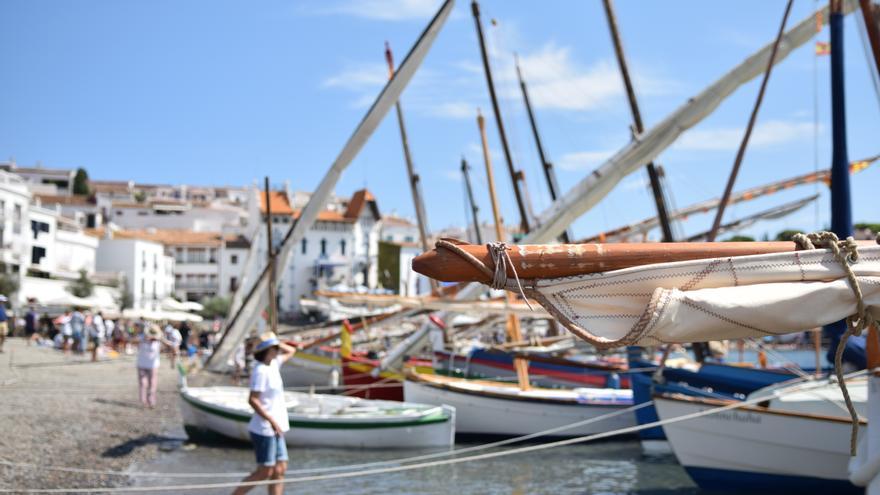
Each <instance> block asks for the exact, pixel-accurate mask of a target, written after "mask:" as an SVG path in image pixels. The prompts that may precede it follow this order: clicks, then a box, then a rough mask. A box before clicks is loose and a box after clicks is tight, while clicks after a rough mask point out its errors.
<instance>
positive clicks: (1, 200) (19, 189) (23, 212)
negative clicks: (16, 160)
mask: <svg viewBox="0 0 880 495" xmlns="http://www.w3.org/2000/svg"><path fill="white" fill-rule="evenodd" d="M30 199H31V194H30V192H29V191H28V187H27V183H26V182H25V181H24V179H22V178H21V177H19V176H17V175H14V174H11V173H8V172H4V171H2V170H0V270H2V271H3V272H5V273H8V274H14V275H15V276H17V277H18V279H19V283H21V281H22V279H23V277H24V274H25V272H26V271H27V267H28V265H29V264H30V260H31V229H30V221H29V220H28V210H29V205H30Z"/></svg>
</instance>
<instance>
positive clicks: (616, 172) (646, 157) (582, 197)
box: [523, 0, 857, 244]
mask: <svg viewBox="0 0 880 495" xmlns="http://www.w3.org/2000/svg"><path fill="white" fill-rule="evenodd" d="M856 7H857V3H856V2H855V0H850V1H847V2H845V3H844V13H845V14H849V13H850V12H852V11H853V10H855V8H856ZM821 12H822V15H821V20H822V22H827V19H828V8H827V7H826V8H824V9H822V10H821ZM815 32H816V14H813V15H810V16H809V17H808V18H806V19H804V20H803V21H801V22H800V23H799V24H798V25H797V26H795V27H794V28H792V29H791V30H789V31H787V32H786V33H785V34H784V35H783V36H782V39H781V41H780V44H779V49H778V51H777V54H776V59H775V60H774V64H778V63H779V62H780V61H782V60H784V59H785V57H787V56H788V55H789V54H790V53H791V52H793V51H794V50H795V49H796V48H798V47H799V46H801V45H803V44H804V43H807V42H808V41H810V40H811V39H812V38H813V36H814V34H815ZM772 48H773V44H772V43H770V44H768V45H766V46H765V47H764V48H762V49H761V50H759V51H758V52H757V53H755V54H754V55H752V56H751V57H749V58H747V59H745V60H744V61H743V62H742V63H740V64H739V65H737V66H736V67H735V68H733V70H731V71H730V72H728V73H727V74H725V75H724V76H723V77H722V78H721V79H719V80H718V81H716V82H715V83H713V84H712V85H711V86H709V87H708V88H706V89H705V90H703V92H702V93H700V94H698V95H696V96H694V97H693V98H690V99H688V101H687V103H685V104H684V105H682V106H681V107H679V109H678V110H676V111H675V112H673V113H672V114H671V115H669V116H668V117H666V119H664V120H663V121H662V122H660V123H659V124H657V125H656V126H654V127H653V128H651V129H649V130H648V131H647V132H645V133H644V134H642V135H640V136H637V137H636V139H635V140H634V141H633V142H631V143H630V144H628V145H627V146H625V147H624V148H623V149H621V150H620V151H618V152H617V153H616V154H615V155H614V156H612V157H611V158H609V159H608V161H606V162H605V163H603V164H602V165H601V166H599V168H597V169H596V170H594V171H593V173H591V174H590V175H588V176H587V177H585V178H584V179H583V180H581V181H580V182H579V183H578V184H577V185H575V186H574V187H573V188H571V189H570V190H569V191H568V192H567V193H566V194H565V195H564V196H563V197H561V198H559V199H557V200H556V201H555V202H553V204H552V205H550V207H549V208H548V209H547V210H546V211H544V212H543V213H542V214H541V215H540V216H539V218H538V223H539V225H538V227H537V228H536V229H535V230H534V231H532V232H531V233H530V234H529V235H528V236H527V238H526V239H525V240H524V241H523V242H527V243H532V244H541V243H546V242H552V241H553V239H555V238H557V237H559V235H560V234H562V232H563V231H564V230H565V229H566V227H568V226H569V225H570V224H571V223H572V222H574V221H575V220H577V219H578V217H580V216H581V215H583V214H584V212H586V211H587V210H589V209H590V208H592V207H593V206H595V205H596V203H598V202H599V201H601V200H602V198H604V197H605V196H606V195H607V194H608V193H609V192H611V190H612V189H614V187H615V186H616V185H617V184H618V183H619V182H620V181H621V180H623V178H624V177H626V176H627V175H629V174H630V173H632V172H635V171H636V170H638V169H640V168H641V167H643V166H644V165H645V164H646V163H648V162H650V161H652V160H654V159H656V158H657V156H658V155H659V154H660V153H661V152H662V151H663V150H665V149H666V148H668V147H669V146H670V145H671V144H672V143H674V142H675V140H676V139H678V137H679V136H680V135H681V134H682V133H683V132H684V131H686V130H688V129H690V128H691V127H693V126H695V125H697V124H698V123H699V122H700V121H702V120H703V119H704V118H706V117H708V116H709V115H710V114H711V113H712V112H713V111H714V110H715V109H716V108H717V107H718V105H720V104H721V102H722V101H724V99H725V98H727V97H728V96H729V95H730V94H731V93H733V92H734V91H735V90H736V89H737V88H739V87H740V86H742V85H743V84H745V83H747V82H749V81H750V80H752V79H753V78H755V77H757V76H758V75H760V74H761V73H763V71H764V70H765V69H766V68H767V62H768V60H769V58H770V52H771V50H772Z"/></svg>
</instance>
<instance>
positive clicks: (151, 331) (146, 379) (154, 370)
mask: <svg viewBox="0 0 880 495" xmlns="http://www.w3.org/2000/svg"><path fill="white" fill-rule="evenodd" d="M162 344H165V345H168V344H169V342H168V341H167V340H165V338H163V337H162V330H160V329H159V327H158V326H157V325H149V326H147V327H146V328H144V332H143V333H142V334H141V338H140V342H139V343H138V354H137V370H138V392H139V397H140V401H141V405H143V406H144V407H149V408H150V409H153V408H155V407H156V388H157V387H158V386H159V353H160V352H161V351H162Z"/></svg>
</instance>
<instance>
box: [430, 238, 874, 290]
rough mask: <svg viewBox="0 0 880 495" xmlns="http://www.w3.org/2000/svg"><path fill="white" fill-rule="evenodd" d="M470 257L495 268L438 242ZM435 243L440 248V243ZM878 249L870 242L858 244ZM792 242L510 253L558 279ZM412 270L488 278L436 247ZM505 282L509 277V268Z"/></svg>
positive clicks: (530, 271)
mask: <svg viewBox="0 0 880 495" xmlns="http://www.w3.org/2000/svg"><path fill="white" fill-rule="evenodd" d="M442 240H445V241H448V242H451V243H453V244H456V245H457V246H458V247H459V248H461V249H462V250H464V251H465V252H467V253H469V254H471V255H473V256H474V257H475V258H476V259H478V260H479V261H481V262H482V263H484V264H485V265H486V266H487V267H488V268H489V269H494V266H495V265H494V263H493V262H492V258H491V256H490V255H489V252H488V250H487V249H486V246H485V245H477V244H468V243H466V242H462V241H458V240H455V239H442ZM438 244H439V243H438ZM858 244H859V245H860V246H864V247H869V246H876V245H877V244H876V243H875V242H874V241H858ZM795 249H796V246H795V243H794V242H791V241H779V242H694V243H690V242H665V243H659V242H658V243H619V244H546V245H514V246H510V249H509V251H508V252H509V254H510V258H511V260H512V261H513V266H514V267H515V268H516V274H517V275H518V276H519V278H520V279H535V278H556V277H567V276H572V275H583V274H587V273H599V272H607V271H611V270H619V269H621V268H629V267H633V266H641V265H649V264H653V263H668V262H673V261H687V260H698V259H707V258H724V257H728V256H748V255H752V254H771V253H783V252H789V251H794V250H795ZM412 267H413V270H415V271H416V272H418V273H421V274H422V275H424V276H426V277H431V278H434V279H437V280H440V281H443V282H483V283H489V282H490V277H488V276H487V275H486V274H485V273H484V272H482V271H481V270H479V269H478V268H477V267H476V266H474V265H473V264H472V263H470V262H469V261H468V260H466V259H465V258H463V257H462V256H461V255H459V254H457V253H455V252H453V251H451V250H449V249H446V248H443V247H440V248H434V249H433V250H431V251H429V252H427V253H423V254H421V255H419V256H417V257H416V258H414V259H413V262H412ZM507 275H508V277H513V271H512V270H511V268H510V267H508V270H507Z"/></svg>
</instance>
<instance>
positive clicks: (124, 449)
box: [101, 433, 186, 457]
mask: <svg viewBox="0 0 880 495" xmlns="http://www.w3.org/2000/svg"><path fill="white" fill-rule="evenodd" d="M184 441H186V438H180V437H166V436H164V435H156V434H154V433H150V434H149V435H144V436H142V437H139V438H132V439H131V440H128V441H126V442H123V443H121V444H119V445H116V446H114V447H110V448H109V449H107V450H105V451H104V452H102V453H101V457H124V456H127V455H129V454H131V453H132V452H134V449H136V448H139V447H144V446H147V445H151V444H159V448H160V449H162V450H169V448H171V447H179V446H180V445H182V444H183V442H184ZM171 450H173V449H171Z"/></svg>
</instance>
